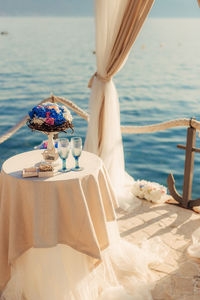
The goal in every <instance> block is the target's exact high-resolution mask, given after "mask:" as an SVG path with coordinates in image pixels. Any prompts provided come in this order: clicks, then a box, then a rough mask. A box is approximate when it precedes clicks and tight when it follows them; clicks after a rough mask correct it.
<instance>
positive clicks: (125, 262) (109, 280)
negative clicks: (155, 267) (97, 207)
mask: <svg viewBox="0 0 200 300" xmlns="http://www.w3.org/2000/svg"><path fill="white" fill-rule="evenodd" d="M108 232H109V239H110V247H108V248H107V249H106V250H104V251H103V252H102V260H103V262H102V263H101V264H99V265H98V266H97V267H96V268H94V269H93V270H91V258H90V257H88V256H87V255H85V254H82V253H80V252H78V251H76V250H74V249H72V248H70V247H68V246H66V245H61V244H59V245H57V246H56V247H53V248H47V249H44V248H43V249H35V248H32V249H30V250H28V251H27V252H25V253H24V254H23V255H22V256H20V257H19V258H18V259H17V260H16V262H15V263H14V264H13V267H12V277H11V279H10V281H9V282H8V284H7V286H6V288H5V290H4V292H3V294H2V296H1V300H36V299H37V300H58V299H59V300H151V299H152V297H151V293H150V285H149V282H150V279H151V272H150V269H149V266H151V265H152V264H155V263H158V262H161V260H162V258H163V255H164V252H165V251H163V247H162V245H160V244H159V243H158V240H150V241H148V242H147V241H146V242H144V243H143V245H142V247H141V248H140V247H137V246H135V245H132V244H130V243H128V242H126V241H124V240H122V239H121V238H120V237H119V233H118V228H117V224H116V222H109V225H108ZM152 249H154V251H152Z"/></svg>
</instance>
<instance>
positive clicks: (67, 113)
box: [63, 109, 73, 123]
mask: <svg viewBox="0 0 200 300" xmlns="http://www.w3.org/2000/svg"><path fill="white" fill-rule="evenodd" d="M63 117H64V118H65V119H66V120H67V121H69V122H70V123H71V122H72V120H73V118H72V115H71V113H70V111H69V110H68V109H67V111H66V110H65V112H64V113H63Z"/></svg>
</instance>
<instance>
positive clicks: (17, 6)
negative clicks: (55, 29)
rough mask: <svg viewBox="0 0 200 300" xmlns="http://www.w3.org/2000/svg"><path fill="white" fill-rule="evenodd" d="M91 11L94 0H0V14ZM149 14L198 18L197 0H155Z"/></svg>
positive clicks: (62, 14) (36, 14)
mask: <svg viewBox="0 0 200 300" xmlns="http://www.w3.org/2000/svg"><path fill="white" fill-rule="evenodd" d="M107 1H115V0H107ZM122 1H123V0H122ZM93 12H94V0H0V16H92V15H93ZM150 16H151V17H158V18H159V17H160V18H162V17H164V18H166V17H168V18H169V17H171V18H175V17H178V18H193V17H194V18H200V8H199V7H198V4H197V0H155V4H154V6H153V9H152V11H151V14H150Z"/></svg>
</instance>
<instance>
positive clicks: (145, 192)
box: [132, 180, 167, 203]
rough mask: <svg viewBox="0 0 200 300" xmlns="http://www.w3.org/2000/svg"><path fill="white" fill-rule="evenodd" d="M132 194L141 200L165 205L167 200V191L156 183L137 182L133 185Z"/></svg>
mask: <svg viewBox="0 0 200 300" xmlns="http://www.w3.org/2000/svg"><path fill="white" fill-rule="evenodd" d="M132 193H133V194H134V195H135V196H137V197H139V198H141V199H146V200H148V201H152V202H154V203H163V202H165V200H166V196H167V189H166V187H164V186H162V185H160V184H158V183H155V182H150V181H145V180H137V181H136V182H135V183H134V185H133V188H132Z"/></svg>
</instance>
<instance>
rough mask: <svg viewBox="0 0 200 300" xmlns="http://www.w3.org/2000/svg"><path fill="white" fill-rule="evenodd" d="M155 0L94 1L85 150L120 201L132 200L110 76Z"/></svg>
mask: <svg viewBox="0 0 200 300" xmlns="http://www.w3.org/2000/svg"><path fill="white" fill-rule="evenodd" d="M153 1H154V0H96V62H97V72H96V76H93V77H92V78H91V80H90V83H89V85H90V87H91V88H92V90H91V96H90V121H89V125H88V132H87V137H86V142H85V150H86V151H90V152H93V153H95V154H97V155H99V156H100V157H101V158H102V159H103V161H104V163H105V165H106V168H107V170H108V172H109V175H110V178H111V182H112V184H113V187H114V190H115V192H116V196H117V198H118V201H119V204H120V205H121V206H123V208H126V206H127V205H129V202H130V201H132V200H133V199H135V197H134V196H133V195H132V193H131V192H130V185H131V184H132V183H133V182H134V180H133V179H132V178H131V177H130V176H129V175H128V174H127V173H126V172H125V169H124V152H123V145H122V137H121V130H120V109H119V101H118V96H117V92H116V88H115V86H114V84H113V81H112V76H113V75H114V74H116V73H117V71H118V70H119V69H120V68H121V67H122V66H123V64H124V62H125V60H126V58H127V56H128V53H129V51H130V48H131V46H132V44H133V43H134V41H135V39H136V37H137V35H138V33H139V31H140V28H141V27H142V25H143V23H144V20H145V18H146V16H147V15H148V12H149V10H150V8H151V6H152V4H153Z"/></svg>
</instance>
